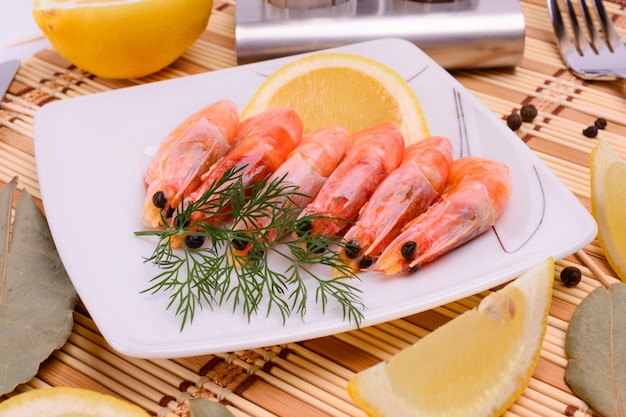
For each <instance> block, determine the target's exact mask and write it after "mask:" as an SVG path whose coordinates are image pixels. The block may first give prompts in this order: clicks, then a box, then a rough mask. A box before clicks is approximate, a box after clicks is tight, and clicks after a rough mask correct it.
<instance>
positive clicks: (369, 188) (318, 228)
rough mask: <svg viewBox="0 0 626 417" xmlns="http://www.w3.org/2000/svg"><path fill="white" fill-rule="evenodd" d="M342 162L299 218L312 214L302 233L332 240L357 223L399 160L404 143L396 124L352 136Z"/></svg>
mask: <svg viewBox="0 0 626 417" xmlns="http://www.w3.org/2000/svg"><path fill="white" fill-rule="evenodd" d="M348 142H349V143H351V145H350V148H349V150H348V153H347V154H346V156H345V158H344V159H343V160H342V161H341V162H340V163H339V165H338V166H337V168H336V169H335V170H334V171H333V173H332V174H331V175H330V176H329V177H328V180H326V182H325V183H324V185H323V186H322V189H321V190H320V192H319V193H318V194H317V196H316V197H315V199H314V200H313V201H312V202H311V203H310V204H309V205H307V207H306V208H305V209H304V210H303V212H302V214H301V215H300V217H302V216H303V215H306V214H310V213H315V214H320V215H323V216H324V218H318V219H313V220H311V221H310V222H309V224H307V225H303V226H302V227H304V228H305V229H308V230H310V233H311V234H314V235H325V236H335V235H338V234H340V232H341V231H342V230H343V229H344V228H345V227H346V226H347V225H348V222H350V221H354V220H356V218H357V216H358V214H359V210H360V209H361V207H363V205H364V204H365V203H366V202H367V200H368V199H369V198H370V197H371V195H372V193H373V192H374V190H375V189H376V187H378V185H379V184H380V183H381V182H382V181H383V180H384V179H385V178H386V177H387V175H389V173H390V172H391V171H393V170H394V169H396V168H397V167H398V165H399V164H400V161H401V159H402V153H403V151H404V139H403V137H402V133H401V131H400V129H399V128H398V126H397V125H396V124H395V123H391V122H383V123H379V124H377V125H374V126H372V127H369V128H366V129H363V130H360V131H358V132H355V133H353V134H352V135H351V136H350V137H349V138H348Z"/></svg>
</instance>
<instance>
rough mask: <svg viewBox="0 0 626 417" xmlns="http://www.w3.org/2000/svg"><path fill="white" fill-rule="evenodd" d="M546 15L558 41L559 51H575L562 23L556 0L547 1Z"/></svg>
mask: <svg viewBox="0 0 626 417" xmlns="http://www.w3.org/2000/svg"><path fill="white" fill-rule="evenodd" d="M548 13H549V14H550V18H551V19H552V26H553V27H554V32H555V34H556V37H557V39H558V41H559V45H560V48H561V50H563V51H569V50H573V49H577V47H576V46H575V45H574V44H573V43H572V40H571V38H570V36H569V35H568V33H567V30H566V29H565V23H564V22H563V16H562V15H561V9H560V8H559V3H558V1H557V0H549V1H548Z"/></svg>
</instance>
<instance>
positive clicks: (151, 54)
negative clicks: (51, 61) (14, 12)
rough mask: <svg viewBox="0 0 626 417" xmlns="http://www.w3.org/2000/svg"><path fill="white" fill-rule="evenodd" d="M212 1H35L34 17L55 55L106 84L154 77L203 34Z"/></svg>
mask: <svg viewBox="0 0 626 417" xmlns="http://www.w3.org/2000/svg"><path fill="white" fill-rule="evenodd" d="M212 6H213V0H177V1H170V0H35V3H34V6H33V17H34V18H35V21H36V22H37V25H38V26H39V27H40V28H41V30H42V31H43V33H44V35H45V36H46V37H47V38H48V40H49V41H50V43H51V44H52V46H53V47H54V49H55V50H56V51H57V52H58V53H59V54H60V55H61V56H63V57H64V58H65V59H67V60H68V61H70V62H72V63H73V64H74V65H76V66H78V67H80V68H82V69H84V70H87V71H89V72H91V73H92V74H95V75H97V76H99V77H104V78H136V77H143V76H145V75H148V74H151V73H153V72H156V71H158V70H160V69H162V68H164V67H166V66H167V65H169V64H171V63H172V62H173V61H174V60H176V58H178V57H179V56H180V55H182V54H183V52H185V51H186V50H187V49H188V48H189V47H190V46H191V45H192V44H193V43H194V42H195V41H196V39H197V38H198V37H199V36H200V35H201V34H202V33H203V32H204V30H205V29H206V26H207V24H208V21H209V16H210V14H211V9H212Z"/></svg>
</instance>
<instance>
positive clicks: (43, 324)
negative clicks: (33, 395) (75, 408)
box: [0, 178, 77, 394]
mask: <svg viewBox="0 0 626 417" xmlns="http://www.w3.org/2000/svg"><path fill="white" fill-rule="evenodd" d="M16 186H17V178H14V179H13V180H12V181H11V182H10V183H9V184H8V185H7V186H5V187H4V188H2V190H0V216H1V218H0V394H3V393H7V392H10V391H12V390H13V389H14V388H15V387H16V386H17V385H18V384H20V383H22V382H27V381H29V380H30V379H31V378H32V377H33V376H35V375H36V374H37V372H38V370H39V365H40V364H41V362H42V361H43V360H45V359H46V358H48V357H49V356H50V354H51V353H52V351H54V350H55V349H58V348H60V347H61V346H63V344H64V343H65V341H66V340H67V338H68V336H69V334H70V332H71V330H72V325H73V319H72V312H73V310H74V306H75V304H76V299H77V295H76V291H75V290H74V287H73V286H72V283H71V282H70V280H69V277H68V276H67V273H66V272H65V269H64V268H63V264H62V263H61V260H60V258H59V255H58V253H57V251H56V247H55V245H54V242H53V240H52V235H51V233H50V229H49V228H48V223H47V222H46V219H45V218H44V216H43V214H42V213H41V211H40V210H39V207H37V205H36V204H35V202H34V201H33V198H32V197H31V196H30V194H28V193H27V192H26V191H23V192H22V194H21V197H20V199H19V200H18V202H17V205H16V208H15V211H14V212H15V215H14V216H12V213H13V210H12V209H11V203H12V200H13V197H14V195H15V190H16ZM12 217H13V219H12ZM11 220H13V221H11Z"/></svg>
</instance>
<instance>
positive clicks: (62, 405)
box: [0, 387, 149, 417]
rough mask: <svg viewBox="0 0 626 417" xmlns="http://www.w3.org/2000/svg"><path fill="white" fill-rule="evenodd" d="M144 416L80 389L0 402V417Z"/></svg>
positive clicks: (121, 402) (37, 393)
mask: <svg viewBox="0 0 626 417" xmlns="http://www.w3.org/2000/svg"><path fill="white" fill-rule="evenodd" d="M78 416H80V417H111V416H116V417H148V416H149V414H148V413H147V412H146V411H144V410H143V409H141V408H140V407H138V406H136V405H134V404H131V403H129V402H127V401H124V400H121V399H119V398H116V397H113V396H111V395H105V394H101V393H99V392H96V391H91V390H87V389H82V388H70V387H54V388H42V389H36V390H33V391H26V392H23V393H21V394H18V395H16V396H14V397H11V398H9V399H8V400H6V401H3V402H1V403H0V417H78Z"/></svg>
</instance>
